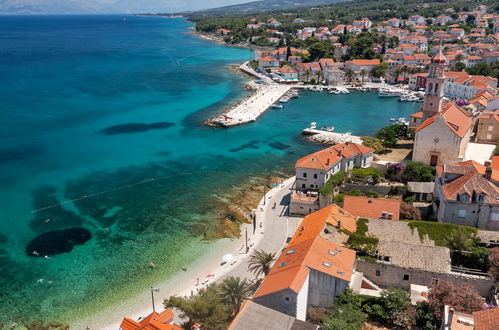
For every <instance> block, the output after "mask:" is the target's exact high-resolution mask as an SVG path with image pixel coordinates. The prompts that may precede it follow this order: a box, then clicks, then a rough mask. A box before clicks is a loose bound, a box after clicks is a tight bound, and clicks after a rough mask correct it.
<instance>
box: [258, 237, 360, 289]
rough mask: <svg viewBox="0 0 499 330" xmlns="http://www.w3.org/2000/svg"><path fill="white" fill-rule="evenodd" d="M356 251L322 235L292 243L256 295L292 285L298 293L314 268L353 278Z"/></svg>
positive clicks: (346, 279) (288, 287)
mask: <svg viewBox="0 0 499 330" xmlns="http://www.w3.org/2000/svg"><path fill="white" fill-rule="evenodd" d="M354 261H355V251H354V250H350V249H347V248H345V247H342V246H341V245H338V244H335V243H332V242H330V241H328V240H325V239H323V238H321V237H315V238H312V239H309V240H307V241H303V242H300V243H296V244H293V245H291V244H290V245H288V247H287V248H286V249H284V250H283V252H282V254H281V255H280V257H279V258H278V259H277V261H276V263H275V264H274V266H273V267H272V269H271V270H270V272H269V274H268V275H267V276H266V277H265V279H264V280H263V282H262V284H261V285H260V287H259V288H258V290H257V291H256V293H255V295H254V296H253V298H258V297H261V296H265V295H268V294H271V293H274V292H278V291H282V290H285V289H291V290H293V291H294V292H296V293H298V292H299V291H300V289H301V287H302V286H303V283H304V282H305V280H306V279H307V276H308V274H309V273H310V270H311V269H314V270H316V271H319V272H321V273H324V274H328V275H330V276H334V277H337V278H340V279H342V280H345V281H350V278H351V276H352V271H353V264H354Z"/></svg>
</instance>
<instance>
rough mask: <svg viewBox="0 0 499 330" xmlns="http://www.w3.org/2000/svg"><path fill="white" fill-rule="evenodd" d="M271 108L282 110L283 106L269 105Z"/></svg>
mask: <svg viewBox="0 0 499 330" xmlns="http://www.w3.org/2000/svg"><path fill="white" fill-rule="evenodd" d="M271 107H272V108H274V109H282V108H284V105H282V104H275V103H274V104H272V105H271Z"/></svg>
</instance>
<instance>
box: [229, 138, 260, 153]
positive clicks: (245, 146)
mask: <svg viewBox="0 0 499 330" xmlns="http://www.w3.org/2000/svg"><path fill="white" fill-rule="evenodd" d="M258 142H259V141H258V140H253V141H250V142H248V143H245V144H242V145H240V146H239V147H237V148H233V149H229V151H230V152H238V151H241V150H244V149H258V146H257V144H258Z"/></svg>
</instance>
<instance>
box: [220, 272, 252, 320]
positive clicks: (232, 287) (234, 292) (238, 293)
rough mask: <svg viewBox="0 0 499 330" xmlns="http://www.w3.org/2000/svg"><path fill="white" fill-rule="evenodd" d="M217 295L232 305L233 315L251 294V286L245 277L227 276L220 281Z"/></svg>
mask: <svg viewBox="0 0 499 330" xmlns="http://www.w3.org/2000/svg"><path fill="white" fill-rule="evenodd" d="M218 296H219V297H220V298H221V299H222V300H223V301H224V302H225V303H227V304H230V305H231V306H232V315H231V316H235V315H236V314H237V313H238V312H239V309H240V308H241V304H242V303H243V301H244V300H245V299H248V298H249V297H250V296H251V286H250V283H249V282H248V280H247V279H243V280H241V278H240V277H233V276H229V277H227V278H226V279H225V280H223V281H222V283H220V285H219V287H218Z"/></svg>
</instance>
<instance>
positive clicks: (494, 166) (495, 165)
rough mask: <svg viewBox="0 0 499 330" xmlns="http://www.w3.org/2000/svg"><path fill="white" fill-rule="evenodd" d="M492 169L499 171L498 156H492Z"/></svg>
mask: <svg viewBox="0 0 499 330" xmlns="http://www.w3.org/2000/svg"><path fill="white" fill-rule="evenodd" d="M491 166H492V169H493V170H495V171H499V156H494V157H492V165H491Z"/></svg>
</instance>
